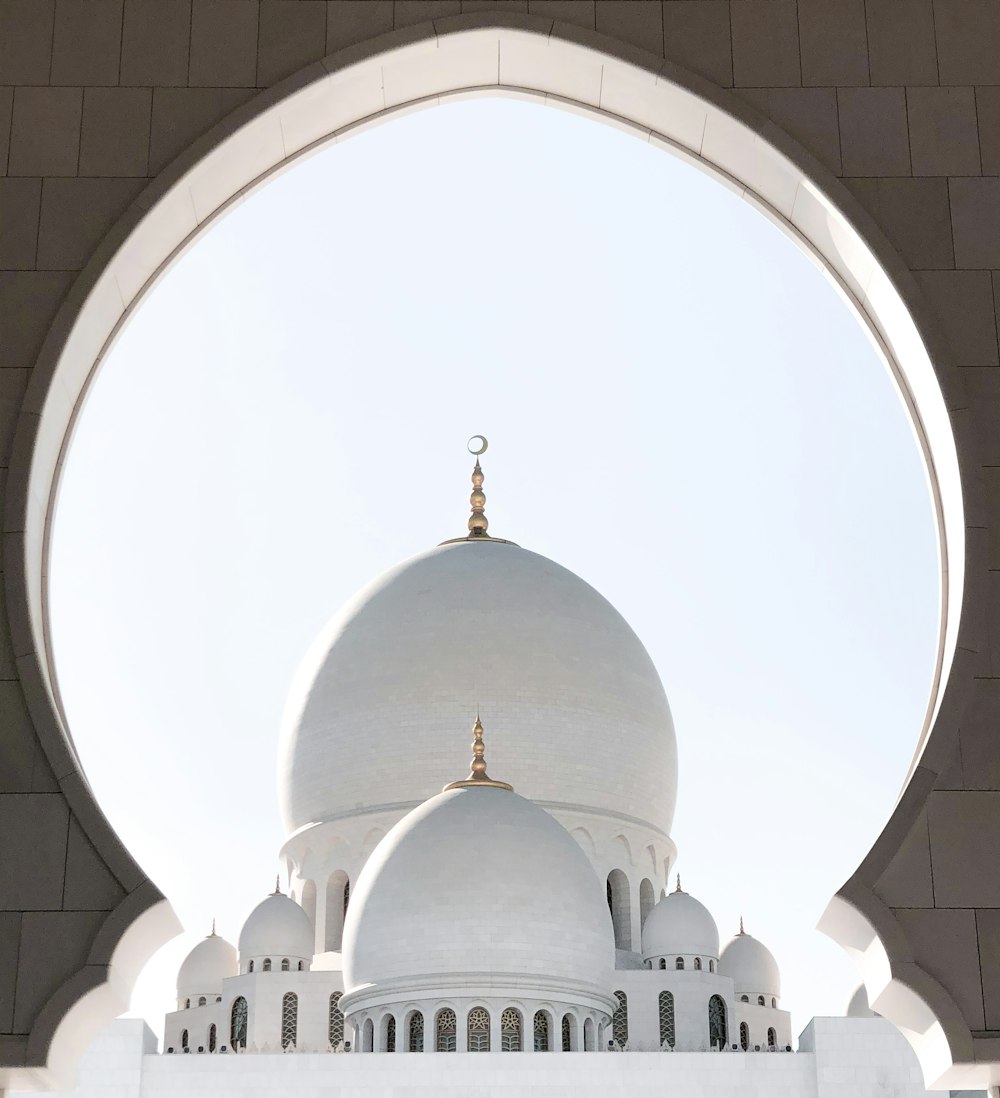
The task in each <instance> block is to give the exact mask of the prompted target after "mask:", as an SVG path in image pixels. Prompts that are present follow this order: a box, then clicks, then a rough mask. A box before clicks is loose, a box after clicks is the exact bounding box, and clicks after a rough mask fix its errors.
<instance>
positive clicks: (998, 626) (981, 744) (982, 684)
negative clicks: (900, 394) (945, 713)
mask: <svg viewBox="0 0 1000 1098" xmlns="http://www.w3.org/2000/svg"><path fill="white" fill-rule="evenodd" d="M983 471H984V473H990V474H991V475H990V476H988V477H986V478H984V479H985V480H986V484H985V489H986V491H987V493H988V494H989V497H990V498H989V500H988V502H987V507H988V514H989V516H990V524H991V526H993V525H995V524H996V523H997V521H998V516H1000V498H997V492H998V491H1000V475H992V471H991V470H983ZM997 473H998V474H1000V471H997ZM988 624H989V626H990V641H991V643H993V641H994V638H996V640H998V641H1000V635H998V634H1000V622H991V623H988ZM998 712H1000V679H979V680H978V681H977V682H976V692H975V695H974V696H973V699H972V701H971V702H970V704H969V705H968V706H966V709H965V712H964V713H963V714H962V723H961V726H960V728H959V739H960V743H961V746H962V763H963V766H962V772H963V774H964V776H965V785H966V788H968V789H984V790H998V789H1000V753H998V752H997V749H996V741H997V728H998V724H1000V721H998V719H997V713H998Z"/></svg>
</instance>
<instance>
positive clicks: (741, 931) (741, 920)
mask: <svg viewBox="0 0 1000 1098" xmlns="http://www.w3.org/2000/svg"><path fill="white" fill-rule="evenodd" d="M740 933H741V934H745V933H746V931H745V930H744V929H743V916H742V915H741V916H740Z"/></svg>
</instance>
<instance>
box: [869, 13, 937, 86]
mask: <svg viewBox="0 0 1000 1098" xmlns="http://www.w3.org/2000/svg"><path fill="white" fill-rule="evenodd" d="M865 13H866V15H867V24H868V62H869V68H870V71H871V82H872V84H877V85H881V86H884V85H893V86H897V87H901V86H902V85H904V84H906V85H914V84H936V83H937V82H938V71H937V48H936V46H935V43H934V11H933V9H932V7H931V0H866V2H865Z"/></svg>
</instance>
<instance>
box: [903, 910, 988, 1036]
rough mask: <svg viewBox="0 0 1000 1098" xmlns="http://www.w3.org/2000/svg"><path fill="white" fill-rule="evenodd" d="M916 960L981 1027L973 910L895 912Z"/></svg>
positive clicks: (973, 1021)
mask: <svg viewBox="0 0 1000 1098" xmlns="http://www.w3.org/2000/svg"><path fill="white" fill-rule="evenodd" d="M896 918H897V919H898V920H899V922H900V925H901V926H902V928H903V931H904V933H905V934H906V936H907V938H908V939H909V941H910V944H911V946H912V947H913V952H914V955H915V957H916V960H917V962H918V963H919V964H920V965H921V967H922V968H924V969H926V971H927V972H929V973H930V974H931V975H932V976H933V977H934V978H935V979H937V980H939V981H940V982H941V983H942V984H944V986H945V987H946V988H947V989H948V990H949V991H950V992H951V994H952V995H953V996H954V998H955V1001H956V1002H957V1003H958V1007H959V1009H960V1010H961V1011H962V1013H963V1014H964V1015H965V1019H966V1021H967V1022H968V1023H969V1025H970V1026H971V1027H972V1028H973V1029H981V1028H982V1026H983V989H982V984H981V982H980V978H979V948H978V942H977V937H976V916H975V912H972V911H943V910H941V909H940V908H937V909H935V910H931V911H926V910H920V909H903V910H897V911H896Z"/></svg>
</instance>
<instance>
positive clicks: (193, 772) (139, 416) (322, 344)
mask: <svg viewBox="0 0 1000 1098" xmlns="http://www.w3.org/2000/svg"><path fill="white" fill-rule="evenodd" d="M474 433H482V434H484V435H486V436H488V438H489V440H490V448H489V451H488V453H487V455H486V456H485V458H484V471H485V473H486V484H485V489H486V493H487V499H488V505H487V513H488V515H489V519H490V532H491V533H493V534H495V535H496V536H500V537H507V538H510V539H512V540H515V541H517V542H518V543H519V544H521V545H523V546H525V547H527V548H530V549H533V550H535V551H537V552H540V553H543V554H545V555H546V556H549V557H551V558H553V559H554V560H556V561H558V562H560V563H561V564H563V565H565V566H566V567H568V568H570V569H571V570H573V571H574V572H576V573H577V574H579V575H580V576H582V577H583V578H584V579H586V580H587V581H588V582H589V583H591V584H592V585H593V586H595V587H596V588H597V589H598V590H599V591H601V592H602V593H603V594H604V595H605V596H606V597H607V598H608V599H610V601H611V602H612V603H613V604H614V605H615V606H616V607H617V608H618V609H619V610H620V611H621V612H622V614H623V615H624V616H625V618H626V619H627V620H628V621H629V622H630V624H631V625H632V626H633V628H634V629H635V630H636V632H637V633H638V635H639V637H640V638H641V639H642V640H643V642H644V644H645V645H646V647H647V648H648V650H649V652H650V655H651V657H652V659H653V662H654V663H655V665H656V667H657V669H658V670H659V672H660V675H661V677H662V679H663V682H664V686H665V688H666V691H667V696H668V698H669V699H670V704H671V709H672V711H673V715H674V721H675V724H676V729H677V740H678V755H679V794H678V806H677V812H676V816H675V820H674V827H673V830H672V836H673V838H674V840H675V842H676V843H677V846H678V851H679V860H678V869H679V870H680V872H681V874H682V877H683V879H684V887H685V890H686V891H689V892H691V893H692V894H694V895H695V896H697V897H698V898H699V899H700V900H702V902H704V903H705V904H706V905H707V906H708V907H709V909H710V910H711V911H712V912H713V914H714V915H715V917H716V920H717V922H718V924H719V928H720V932H721V934H722V939H723V942H725V941H726V940H728V938H729V936H730V935H732V934H733V933H734V932H735V931H736V929H737V926H738V922H739V917H740V915H741V914H742V915H743V917H744V919H745V923H746V928H747V930H748V931H749V932H750V933H752V934H754V935H755V936H757V937H758V938H760V939H761V940H762V941H764V942H765V943H766V944H767V945H768V946H769V947H770V949H771V950H772V952H773V953H774V954H775V956H776V958H777V960H778V963H779V965H780V967H781V971H782V982H783V1005H784V1006H785V1007H786V1008H787V1009H790V1010H791V1011H792V1012H793V1032H795V1033H798V1032H799V1031H800V1030H801V1029H802V1028H803V1027H804V1026H805V1024H806V1023H807V1022H808V1020H809V1018H810V1017H812V1016H813V1015H816V1014H840V1013H843V1009H844V1006H845V1004H846V1001H847V998H848V996H849V993H850V991H851V990H852V989H853V988H854V987H855V986H856V985H857V983H858V982H859V978H858V976H857V974H856V972H855V970H854V967H853V965H852V963H851V962H850V961H849V960H848V958H847V956H846V955H845V954H844V953H843V952H842V951H841V949H840V947H838V946H837V945H835V944H834V943H833V942H832V941H830V940H829V939H827V938H826V937H825V936H823V935H822V934H820V933H819V931H817V930H816V929H815V924H816V921H817V919H818V918H819V916H820V914H821V913H822V911H823V909H824V907H825V905H826V903H827V901H828V900H829V898H830V897H831V896H832V895H833V893H834V892H835V891H836V890H837V888H838V887H839V886H840V885H841V884H842V883H843V882H844V881H845V880H846V879H847V877H848V876H849V875H850V874H851V873H852V872H853V871H854V869H855V868H856V867H857V865H858V863H859V862H860V860H861V859H862V858H863V857H864V855H865V854H866V853H867V851H868V849H869V847H870V845H871V843H872V842H873V841H874V839H875V837H876V836H877V834H878V832H879V830H880V829H881V827H882V825H883V824H884V822H885V820H886V819H887V817H888V814H889V812H890V811H891V809H892V806H893V804H894V802H895V799H896V796H897V795H898V792H899V790H900V786H901V783H902V781H903V779H904V777H905V773H906V769H907V766H908V764H909V761H910V758H911V755H912V752H913V749H914V746H915V744H916V742H917V738H918V735H919V733H920V728H921V723H922V720H923V715H924V709H925V706H926V703H927V697H928V691H929V688H930V684H931V676H932V672H933V664H934V656H935V650H936V644H937V627H938V626H937V623H938V604H939V583H938V558H937V548H936V539H935V532H934V523H933V516H932V509H931V501H930V494H929V490H928V484H927V477H926V472H925V469H924V466H923V463H922V460H921V457H920V454H919V451H918V447H917V443H916V440H915V437H914V434H913V430H912V427H911V425H910V423H909V421H908V419H907V416H906V414H905V411H904V409H903V406H902V403H901V401H900V398H899V396H898V393H897V392H896V389H895V387H894V383H893V381H892V380H891V378H890V376H889V374H888V371H887V369H886V367H885V365H884V364H883V363H882V362H881V361H880V359H879V358H878V357H877V355H876V352H875V350H874V349H873V346H872V344H871V342H870V339H869V337H868V335H867V333H866V332H865V331H864V330H863V328H862V327H861V325H860V323H859V322H858V320H857V319H856V317H855V316H854V315H853V314H852V312H851V311H850V309H849V308H848V306H847V304H846V303H845V302H844V301H843V299H842V298H841V297H840V296H839V294H838V293H837V292H836V291H835V289H834V288H833V287H832V285H831V284H830V283H829V282H828V281H827V279H826V277H825V276H824V274H823V273H822V272H821V271H820V270H819V269H818V268H817V267H816V266H815V265H814V263H813V262H812V261H811V260H810V259H809V258H808V257H807V256H806V255H805V254H804V253H803V251H802V250H800V248H799V246H798V245H797V244H796V243H795V242H793V241H792V240H790V239H789V238H787V237H786V236H785V235H783V234H782V233H781V232H780V231H779V230H778V229H777V228H776V227H775V226H773V225H772V224H771V223H769V222H768V221H766V220H765V219H764V218H763V217H762V216H761V214H760V213H759V212H758V211H757V210H755V209H754V208H753V207H752V206H750V205H749V204H748V203H745V202H744V201H743V200H742V199H740V198H739V196H737V195H736V194H734V193H733V192H732V191H730V190H727V189H726V188H724V187H722V186H720V185H719V184H718V183H716V182H715V181H714V180H712V179H711V178H710V177H709V176H707V175H705V174H703V173H701V172H700V171H698V170H697V169H696V168H694V167H692V166H690V165H688V164H685V163H683V162H681V161H680V160H678V159H676V158H674V157H672V156H671V155H670V154H669V153H666V152H664V151H663V150H662V149H660V148H656V147H653V146H651V145H649V144H647V143H644V142H643V141H641V140H638V139H636V138H635V137H634V136H632V135H630V134H627V133H624V132H622V131H620V130H618V129H613V128H610V127H605V126H602V125H599V124H596V123H595V122H594V121H593V120H591V119H588V118H585V117H581V116H579V115H576V114H570V113H564V112H562V111H559V110H556V109H554V108H552V107H547V106H540V105H535V104H531V103H527V102H520V101H508V100H503V99H488V100H473V101H466V102H453V103H443V104H441V105H439V106H435V107H432V108H429V109H427V110H424V111H421V112H418V113H413V114H408V115H406V116H404V117H400V118H399V119H397V120H394V121H392V122H391V123H388V124H386V125H383V126H380V127H378V128H375V129H370V130H367V131H365V132H363V133H360V134H358V135H357V136H354V137H352V138H351V139H349V140H345V141H342V142H341V143H339V144H336V145H334V146H332V147H330V148H328V149H325V150H323V151H321V152H318V153H316V154H315V155H313V156H312V157H311V158H310V159H308V160H306V161H303V162H302V163H300V164H299V165H298V166H297V167H295V168H294V169H293V170H291V171H288V172H286V173H285V174H283V175H281V176H279V177H277V178H276V179H274V180H273V181H271V182H270V183H269V184H268V185H266V186H265V187H263V188H261V189H260V190H259V191H257V192H256V193H255V194H253V195H252V196H251V197H249V198H248V199H247V200H246V201H245V202H244V203H243V204H241V205H239V206H238V207H236V208H235V209H234V210H233V211H232V212H230V213H229V214H228V215H227V216H225V217H224V218H223V219H222V220H220V221H219V222H218V223H217V224H215V225H214V226H213V227H212V228H211V229H210V230H209V231H207V232H206V233H205V234H204V235H203V236H202V237H201V238H200V239H199V240H198V241H197V242H196V243H195V244H194V245H193V246H192V247H190V248H189V249H188V250H187V251H186V252H185V254H184V255H183V256H182V257H181V258H180V259H179V260H178V261H177V262H176V263H175V264H174V265H173V266H172V267H171V268H170V270H169V271H168V272H167V273H166V274H165V275H164V276H163V277H162V279H161V280H160V282H159V283H158V284H157V285H156V286H155V287H154V289H153V290H152V292H151V293H150V294H149V295H148V296H147V298H146V300H145V301H144V303H143V304H142V305H141V307H140V308H139V309H138V310H137V311H136V313H135V314H134V316H133V318H132V320H131V322H130V323H129V324H128V326H127V327H126V328H125V330H124V332H123V333H122V335H121V336H120V338H119V339H118V342H117V343H116V345H115V346H114V348H113V350H112V352H111V353H110V355H109V356H108V357H107V359H106V361H105V363H104V365H103V366H102V368H101V370H100V372H99V374H98V376H97V380H96V382H95V383H94V385H93V386H92V388H91V390H90V393H89V396H88V400H87V403H86V406H85V409H84V412H83V414H82V416H81V417H80V419H79V422H78V426H77V428H76V431H75V435H74V438H73V441H72V446H71V449H70V452H69V456H68V462H67V465H66V470H65V473H64V476H63V480H62V483H61V486H60V494H59V498H58V503H57V510H56V515H55V525H54V533H53V540H52V558H51V565H50V607H51V628H52V637H53V644H54V651H55V662H56V671H57V675H58V680H59V686H60V689H61V692H62V695H63V700H64V704H65V708H66V712H67V717H68V721H69V726H70V730H71V733H72V735H73V737H74V740H75V743H76V745H77V748H78V750H79V753H80V756H81V759H82V761H83V764H84V767H85V770H86V772H87V776H88V778H89V779H90V781H91V783H92V785H93V787H94V790H95V792H96V794H97V797H98V800H99V803H100V804H101V806H102V807H103V809H104V811H105V812H106V814H107V816H108V818H109V819H110V821H111V823H112V824H113V825H114V827H115V828H116V829H117V831H118V833H119V835H120V836H121V837H122V839H123V841H124V842H125V843H126V845H127V846H128V848H129V849H130V850H131V851H132V853H133V855H134V856H135V857H136V858H137V860H138V861H139V863H140V864H141V865H142V866H143V868H144V869H145V870H146V871H147V872H148V873H149V875H150V876H151V877H152V878H153V880H154V881H156V883H157V884H158V885H159V887H160V888H161V889H162V890H163V891H164V892H165V893H166V895H167V896H168V897H169V898H170V900H171V901H172V903H173V905H174V907H175V909H176V911H177V913H178V915H179V917H180V919H181V921H182V922H183V924H184V926H185V934H184V935H182V936H181V937H179V938H177V939H175V940H174V941H173V942H171V943H169V944H168V945H166V946H165V947H164V948H163V949H161V950H160V951H159V952H158V953H157V954H156V955H155V957H154V958H153V959H152V961H151V962H150V964H149V965H148V966H147V968H146V970H145V971H144V973H143V974H142V976H141V977H140V979H139V982H138V984H137V986H136V989H135V993H134V996H133V1000H132V1012H133V1013H135V1014H140V1015H142V1016H144V1017H146V1018H147V1020H148V1021H149V1022H150V1024H151V1025H152V1026H153V1028H154V1029H155V1030H157V1031H160V1030H161V1028H162V1016H163V1013H164V1012H165V1011H166V1010H167V1009H170V1008H171V1007H172V1004H173V999H174V994H175V993H174V979H175V976H176V971H177V967H178V966H179V964H180V962H181V960H182V959H183V957H184V955H185V954H186V953H187V951H188V950H189V949H190V948H192V947H193V946H194V945H195V944H196V943H197V941H199V940H200V939H201V938H202V937H203V936H204V935H205V934H207V933H208V932H209V929H210V926H211V922H212V919H213V918H216V919H217V921H218V928H219V932H220V933H221V934H223V935H225V936H226V937H228V938H229V939H230V940H231V941H233V942H235V941H236V939H237V937H238V934H239V930H240V927H241V925H242V922H243V920H244V919H245V917H246V915H247V914H248V913H249V911H250V910H251V909H252V908H253V907H254V905H255V904H256V903H257V902H259V900H261V899H262V898H263V897H264V896H265V895H266V894H267V893H268V892H269V891H271V890H272V889H273V887H274V877H275V873H276V872H277V871H278V862H277V853H278V850H279V848H280V846H281V843H282V841H283V837H284V836H283V832H282V827H281V822H280V819H279V815H278V802H277V793H276V751H277V740H278V730H279V726H280V722H281V715H282V710H283V707H284V703H285V697H286V694H287V691H288V688H289V684H290V682H291V679H292V676H293V674H294V672H295V669H296V667H297V665H298V663H299V661H300V660H301V658H302V657H303V655H304V654H305V651H306V649H307V648H308V646H309V644H310V642H311V641H312V640H313V638H314V637H315V635H316V634H317V633H318V632H319V631H320V629H321V628H322V626H323V625H324V623H325V622H326V621H327V620H328V619H329V618H330V617H332V616H333V614H334V612H335V611H336V610H337V608H338V607H339V606H340V605H341V604H342V603H343V602H344V601H346V600H347V599H348V598H349V597H350V596H351V595H352V594H353V593H354V592H355V591H356V590H357V589H359V588H360V587H362V586H364V585H365V584H366V583H367V582H368V581H369V580H370V579H371V578H372V577H374V576H375V575H377V574H378V573H380V572H381V571H383V570H384V569H386V568H388V567H390V566H391V565H393V564H395V563H397V562H399V561H401V560H403V559H405V558H407V557H409V556H411V555H413V554H415V553H418V552H421V551H423V550H424V549H427V548H429V547H430V546H432V545H435V544H437V543H438V542H440V541H441V540H443V539H445V538H448V537H455V536H459V535H461V534H462V533H464V529H465V521H466V518H467V515H468V493H469V480H468V477H469V472H470V465H471V459H470V457H469V455H468V453H467V452H466V440H467V439H468V438H469V436H470V435H472V434H474ZM460 739H461V743H460V744H459V748H458V750H459V755H460V756H461V757H462V758H463V759H464V753H465V750H466V746H467V745H466V743H465V739H464V738H463V737H460ZM610 749H611V745H610V744H609V750H610Z"/></svg>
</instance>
